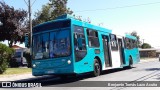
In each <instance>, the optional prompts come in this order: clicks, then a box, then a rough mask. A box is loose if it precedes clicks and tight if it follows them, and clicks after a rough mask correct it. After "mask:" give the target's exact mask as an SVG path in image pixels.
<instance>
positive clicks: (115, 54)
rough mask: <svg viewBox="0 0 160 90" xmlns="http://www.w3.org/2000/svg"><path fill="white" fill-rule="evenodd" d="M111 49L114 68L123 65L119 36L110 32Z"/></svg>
mask: <svg viewBox="0 0 160 90" xmlns="http://www.w3.org/2000/svg"><path fill="white" fill-rule="evenodd" d="M110 50H111V58H112V68H119V67H121V60H120V52H119V48H118V40H117V36H116V35H114V34H110Z"/></svg>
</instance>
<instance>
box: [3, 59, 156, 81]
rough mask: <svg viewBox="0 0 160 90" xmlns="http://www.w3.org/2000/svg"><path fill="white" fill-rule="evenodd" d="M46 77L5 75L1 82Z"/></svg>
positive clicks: (147, 60) (142, 60) (146, 60)
mask: <svg viewBox="0 0 160 90" xmlns="http://www.w3.org/2000/svg"><path fill="white" fill-rule="evenodd" d="M158 60H159V59H158V58H144V59H141V60H140V63H145V62H152V61H158ZM41 77H45V76H38V77H35V76H32V73H26V74H17V75H5V76H3V75H2V76H0V81H16V80H22V79H32V78H41Z"/></svg>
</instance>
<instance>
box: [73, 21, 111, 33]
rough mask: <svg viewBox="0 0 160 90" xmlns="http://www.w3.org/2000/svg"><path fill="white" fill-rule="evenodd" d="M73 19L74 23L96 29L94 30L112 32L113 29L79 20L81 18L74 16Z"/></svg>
mask: <svg viewBox="0 0 160 90" xmlns="http://www.w3.org/2000/svg"><path fill="white" fill-rule="evenodd" d="M71 20H72V24H74V25H78V26H82V27H84V28H89V29H94V30H97V31H101V32H108V33H111V32H112V30H110V29H106V28H103V27H100V26H96V25H93V24H90V23H88V22H83V21H79V20H77V19H74V18H72V19H71Z"/></svg>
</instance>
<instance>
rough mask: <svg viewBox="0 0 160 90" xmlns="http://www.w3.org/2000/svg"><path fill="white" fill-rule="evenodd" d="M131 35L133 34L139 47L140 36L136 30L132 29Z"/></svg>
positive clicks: (140, 43)
mask: <svg viewBox="0 0 160 90" xmlns="http://www.w3.org/2000/svg"><path fill="white" fill-rule="evenodd" d="M130 34H131V35H132V36H135V37H136V38H137V41H138V47H141V45H142V42H141V41H140V36H139V35H138V34H137V32H136V31H133V32H131V33H130Z"/></svg>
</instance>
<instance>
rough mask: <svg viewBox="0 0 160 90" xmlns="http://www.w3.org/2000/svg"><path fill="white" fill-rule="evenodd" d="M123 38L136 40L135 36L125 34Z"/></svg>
mask: <svg viewBox="0 0 160 90" xmlns="http://www.w3.org/2000/svg"><path fill="white" fill-rule="evenodd" d="M125 37H127V38H131V39H135V40H137V38H136V37H135V36H132V35H129V34H126V35H125Z"/></svg>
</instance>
